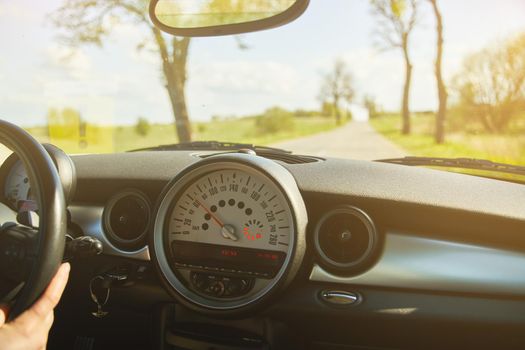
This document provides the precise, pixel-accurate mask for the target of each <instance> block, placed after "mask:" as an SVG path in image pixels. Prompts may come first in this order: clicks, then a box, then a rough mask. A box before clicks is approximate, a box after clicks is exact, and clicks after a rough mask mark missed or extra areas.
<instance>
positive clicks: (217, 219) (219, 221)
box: [196, 199, 224, 228]
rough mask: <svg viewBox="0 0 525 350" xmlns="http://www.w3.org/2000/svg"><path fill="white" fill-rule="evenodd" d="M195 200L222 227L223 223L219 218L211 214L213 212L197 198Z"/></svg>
mask: <svg viewBox="0 0 525 350" xmlns="http://www.w3.org/2000/svg"><path fill="white" fill-rule="evenodd" d="M196 202H197V203H198V204H199V206H200V207H201V208H202V209H204V211H205V212H206V213H208V214H209V215H210V216H211V218H212V219H213V220H214V221H215V222H216V223H217V224H218V225H219V226H220V227H221V228H222V227H224V224H223V222H222V221H221V220H219V218H217V217H216V216H215V215H213V213H212V212H211V210H209V209H208V208H206V207H205V206H204V205H202V203H201V202H200V201H199V200H198V199H197V200H196Z"/></svg>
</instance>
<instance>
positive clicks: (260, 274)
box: [151, 154, 307, 313]
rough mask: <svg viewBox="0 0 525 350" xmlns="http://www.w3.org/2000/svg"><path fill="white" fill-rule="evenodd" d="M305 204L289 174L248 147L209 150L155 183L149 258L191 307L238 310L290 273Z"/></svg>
mask: <svg viewBox="0 0 525 350" xmlns="http://www.w3.org/2000/svg"><path fill="white" fill-rule="evenodd" d="M306 223H307V215H306V209H305V206H304V202H303V200H302V197H301V194H300V192H299V189H298V187H297V184H296V183H295V180H294V178H293V176H292V175H291V174H290V173H289V172H288V171H287V170H286V169H285V168H284V167H282V166H281V165H279V164H277V163H275V162H273V161H271V160H268V159H265V158H262V157H258V156H254V155H247V154H227V155H217V156H212V157H209V158H207V159H205V160H202V161H199V162H198V163H195V164H193V165H191V166H190V167H188V168H187V169H185V170H184V171H183V172H182V173H181V174H180V175H179V176H177V177H176V178H175V179H173V181H171V182H170V183H169V184H168V185H167V186H166V188H165V190H164V191H163V194H162V195H161V197H160V202H159V204H158V206H157V211H156V216H155V224H154V230H153V240H152V242H151V246H152V247H153V249H152V250H153V252H152V253H153V258H154V261H156V263H157V266H158V268H159V271H160V274H161V276H162V278H163V280H164V282H166V285H167V287H168V290H170V291H171V292H173V294H174V296H175V297H177V298H178V299H179V300H180V301H182V302H183V303H185V304H186V305H188V306H190V307H192V308H194V309H197V310H199V311H208V312H218V311H221V312H225V311H229V312H230V313H233V312H242V311H246V310H247V309H251V308H252V307H255V306H257V305H261V304H262V303H263V302H264V301H265V300H267V299H268V298H270V297H271V296H272V295H274V294H275V292H277V291H278V290H279V289H281V288H282V287H284V286H285V285H287V284H288V283H289V282H290V281H291V280H292V279H293V277H294V276H295V274H296V272H297V270H298V268H299V266H300V264H301V262H302V259H303V256H304V250H305V238H304V237H305V236H304V235H305V229H306Z"/></svg>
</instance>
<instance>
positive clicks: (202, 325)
mask: <svg viewBox="0 0 525 350" xmlns="http://www.w3.org/2000/svg"><path fill="white" fill-rule="evenodd" d="M220 2H221V1H219V3H220ZM263 2H264V1H263ZM178 3H181V4H182V3H184V1H172V0H152V1H151V2H149V3H148V6H149V16H150V18H151V21H152V23H154V25H155V26H156V28H157V29H158V30H159V31H162V32H164V33H168V34H163V35H173V36H178V37H204V36H223V35H239V34H241V33H248V32H253V31H260V30H263V29H269V30H272V28H275V27H278V26H285V25H287V23H289V22H292V21H294V20H296V19H297V18H299V17H300V16H301V15H302V14H303V13H304V12H305V11H306V10H307V8H308V5H309V1H307V0H296V1H291V0H290V1H276V2H275V3H278V4H280V6H281V7H279V6H278V7H277V8H275V7H274V8H273V11H260V12H249V11H248V10H246V11H245V13H243V16H241V17H235V16H228V15H224V13H225V12H227V10H225V9H224V8H221V11H220V13H221V16H216V17H217V18H211V17H213V16H211V15H210V14H209V13H208V14H205V15H204V16H200V17H198V18H197V19H191V18H190V17H191V16H189V15H188V14H187V13H182V14H181V13H177V11H178V8H177V4H178ZM201 3H202V1H201ZM222 3H223V4H224V3H230V5H231V3H237V2H235V1H233V2H232V1H222ZM239 3H240V2H239ZM253 3H256V2H253ZM267 3H268V2H267ZM190 9H193V8H192V7H191V6H190ZM193 10H194V9H193ZM181 12H183V11H182V10H181ZM174 13H175V14H174ZM0 141H1V142H2V143H3V144H4V145H5V146H7V147H8V148H9V149H10V150H11V151H12V153H11V155H9V156H8V157H7V158H6V160H5V161H4V162H3V164H2V165H1V168H0V182H1V184H0V188H2V189H4V190H3V191H2V193H1V195H0V200H1V202H2V204H1V211H0V212H1V217H2V220H1V222H2V223H3V225H2V228H1V233H0V267H1V272H0V276H1V279H0V281H1V282H0V291H1V294H0V295H1V296H2V300H3V302H8V303H10V305H11V307H10V309H11V311H10V315H9V317H10V319H14V318H16V316H18V315H19V314H21V313H22V312H23V311H24V310H26V309H27V308H28V307H30V306H31V305H32V303H34V301H35V300H36V299H37V298H38V296H39V295H40V294H41V293H42V291H43V290H44V289H45V287H46V286H47V284H48V283H49V281H50V279H51V278H52V276H53V275H54V273H55V271H56V270H57V268H58V266H59V264H60V263H61V262H62V261H69V262H70V263H71V265H72V270H71V275H70V279H69V283H68V285H67V288H66V290H65V292H64V295H63V297H62V300H61V302H60V304H59V305H58V307H57V309H56V310H55V322H54V325H53V328H52V329H51V332H50V335H49V340H48V348H49V349H75V350H92V349H207V350H212V349H213V350H234V349H261V350H262V349H321V350H335V349H482V348H483V349H507V348H508V349H523V348H524V347H525V332H524V327H525V237H524V230H525V186H524V182H523V181H522V180H519V179H518V178H517V177H515V178H512V179H511V180H508V179H501V178H497V177H496V175H494V172H501V173H507V174H514V175H516V176H518V175H519V176H523V175H524V174H525V168H524V167H523V166H519V165H505V164H501V163H496V162H490V161H483V162H481V161H476V160H473V159H448V160H447V159H445V158H443V159H439V158H424V157H407V158H397V157H396V158H390V159H381V160H378V161H370V160H358V159H350V158H346V159H345V158H337V157H324V156H323V157H321V156H317V155H309V154H300V153H292V152H289V151H285V150H283V149H279V148H274V147H268V146H254V145H252V144H244V143H231V142H218V141H208V142H204V141H193V142H186V143H178V144H173V145H162V146H155V147H148V148H141V149H135V150H132V151H129V152H117V153H86V154H70V153H69V152H66V151H64V150H62V149H61V148H60V147H58V146H56V145H52V144H51V143H41V142H39V141H38V140H36V139H35V137H34V136H33V135H31V133H29V132H27V131H25V130H23V129H22V127H21V126H17V125H15V124H14V123H11V122H8V121H0ZM443 167H447V168H461V169H463V170H465V169H467V170H468V169H476V170H484V171H488V172H489V173H490V175H486V174H485V173H484V174H483V175H479V174H470V173H466V172H451V171H443V170H442V168H443ZM1 347H2V346H1V344H0V348H1Z"/></svg>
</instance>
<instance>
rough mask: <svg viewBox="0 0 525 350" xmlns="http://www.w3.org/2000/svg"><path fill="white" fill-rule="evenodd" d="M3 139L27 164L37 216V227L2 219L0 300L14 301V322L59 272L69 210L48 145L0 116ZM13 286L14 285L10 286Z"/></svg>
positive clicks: (12, 306) (1, 137)
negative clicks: (36, 206) (1, 286)
mask: <svg viewBox="0 0 525 350" xmlns="http://www.w3.org/2000/svg"><path fill="white" fill-rule="evenodd" d="M0 143H2V144H4V145H5V146H6V147H8V148H10V149H11V150H12V151H13V152H15V154H16V155H17V156H18V157H19V158H20V160H21V161H22V163H23V164H24V167H25V169H26V172H27V174H28V176H29V180H30V183H31V193H33V194H34V196H35V198H36V201H37V204H38V215H39V227H38V229H36V228H30V227H27V226H22V225H19V224H16V223H3V225H2V228H1V229H0V278H1V279H2V281H4V280H6V281H9V282H10V283H9V288H2V289H4V290H3V291H1V293H2V295H0V298H1V299H0V300H1V302H2V303H9V304H10V312H9V319H10V320H11V319H14V318H16V317H17V316H18V315H20V314H21V313H22V312H24V311H25V310H26V309H27V308H29V307H30V306H31V305H32V304H33V303H34V302H35V300H36V299H38V297H39V296H40V295H41V294H42V292H43V291H44V290H45V288H46V287H47V285H48V284H49V282H50V281H51V278H52V277H53V276H54V274H55V273H56V271H57V270H58V267H59V265H60V263H61V262H62V258H63V255H64V245H65V235H66V229H67V213H66V201H65V198H64V192H63V189H62V185H61V183H60V179H59V176H58V172H57V169H56V167H55V165H54V163H53V161H52V160H51V157H50V156H49V154H48V153H47V152H46V150H45V149H44V147H42V145H41V144H40V143H39V142H38V141H36V140H35V139H34V138H33V137H32V136H31V135H29V133H27V132H26V131H25V130H23V129H22V128H20V127H18V126H16V125H14V124H11V123H9V122H6V121H4V120H0ZM1 284H3V285H4V286H5V285H6V284H5V283H4V282H2V283H1ZM13 285H16V287H14V288H11V286H13ZM6 289H8V290H6Z"/></svg>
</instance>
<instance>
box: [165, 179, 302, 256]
mask: <svg viewBox="0 0 525 350" xmlns="http://www.w3.org/2000/svg"><path fill="white" fill-rule="evenodd" d="M292 227H293V219H292V215H291V209H290V206H289V205H288V203H287V201H286V198H285V197H284V195H283V194H282V192H281V191H280V189H279V188H278V187H277V185H276V184H274V183H273V182H272V181H271V180H269V179H268V178H267V177H264V176H261V174H260V173H258V172H256V171H252V170H251V169H250V170H249V171H245V170H239V169H219V170H215V171H212V172H209V173H207V174H205V175H203V176H201V177H200V178H198V179H195V181H194V182H193V183H192V184H191V185H190V186H189V187H188V188H187V189H186V190H185V191H184V192H183V193H182V194H181V195H180V196H179V197H178V199H177V201H176V202H175V203H174V205H173V211H172V212H171V216H170V218H169V227H168V234H169V241H170V243H171V245H173V244H175V242H174V241H184V242H194V243H206V244H216V245H223V246H231V247H246V248H252V249H261V250H265V251H268V252H273V251H277V252H284V253H286V252H287V251H288V247H289V246H290V244H291V242H290V238H291V237H292V235H291V234H290V230H291V229H292ZM292 243H293V242H292ZM174 250H176V249H174ZM226 252H227V251H225V253H224V254H227V253H226ZM233 257H235V256H233Z"/></svg>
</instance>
